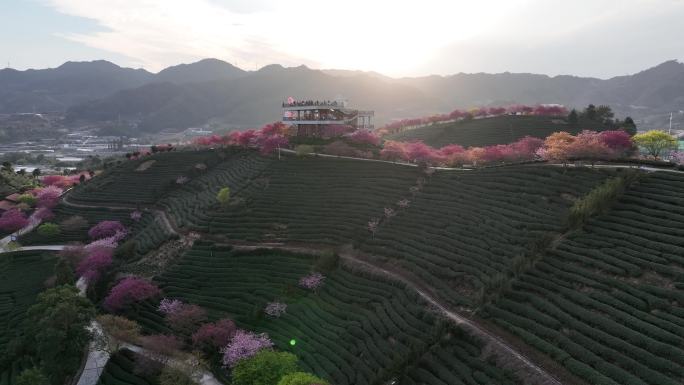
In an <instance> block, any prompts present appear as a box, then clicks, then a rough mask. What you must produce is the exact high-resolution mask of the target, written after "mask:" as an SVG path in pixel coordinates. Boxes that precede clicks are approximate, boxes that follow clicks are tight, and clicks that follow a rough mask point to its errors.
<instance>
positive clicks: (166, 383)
mask: <svg viewBox="0 0 684 385" xmlns="http://www.w3.org/2000/svg"><path fill="white" fill-rule="evenodd" d="M159 385H197V382H196V381H195V380H193V379H192V377H190V376H189V375H188V374H186V373H185V372H184V371H182V370H180V369H178V368H174V367H173V366H170V365H167V366H165V367H164V369H162V372H161V374H160V375H159Z"/></svg>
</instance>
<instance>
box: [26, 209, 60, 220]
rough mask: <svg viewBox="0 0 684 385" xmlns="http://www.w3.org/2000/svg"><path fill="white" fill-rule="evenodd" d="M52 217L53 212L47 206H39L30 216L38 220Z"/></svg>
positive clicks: (53, 215)
mask: <svg viewBox="0 0 684 385" xmlns="http://www.w3.org/2000/svg"><path fill="white" fill-rule="evenodd" d="M54 217H55V214H54V213H53V212H52V210H50V209H49V208H47V207H40V208H38V209H37V210H36V211H34V212H33V214H31V218H32V219H33V220H38V221H44V220H48V219H52V218H54Z"/></svg>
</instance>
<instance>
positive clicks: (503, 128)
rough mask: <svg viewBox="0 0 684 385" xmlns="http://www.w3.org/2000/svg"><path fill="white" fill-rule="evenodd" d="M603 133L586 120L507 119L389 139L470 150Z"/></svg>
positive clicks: (453, 125)
mask: <svg viewBox="0 0 684 385" xmlns="http://www.w3.org/2000/svg"><path fill="white" fill-rule="evenodd" d="M602 129H605V128H604V126H603V125H602V124H600V123H598V122H594V121H590V120H584V119H583V120H580V122H578V123H577V124H573V125H571V124H568V122H567V121H566V119H565V118H563V117H557V116H512V115H507V116H499V117H493V118H484V119H474V120H468V121H460V122H455V123H443V124H435V125H431V126H427V127H421V128H416V129H413V130H407V131H404V132H400V133H397V134H394V135H390V136H389V137H387V139H391V140H400V141H404V142H410V141H413V140H422V141H423V142H425V144H428V145H430V146H433V147H442V146H446V145H448V144H453V143H456V144H460V145H461V146H464V147H469V146H489V145H494V144H502V143H512V142H515V141H516V140H518V139H520V138H523V137H525V136H528V135H529V136H533V137H536V138H542V139H543V138H545V137H547V136H549V135H550V134H552V133H554V132H556V131H568V132H570V133H573V134H575V133H577V132H579V131H582V130H595V131H601V130H602Z"/></svg>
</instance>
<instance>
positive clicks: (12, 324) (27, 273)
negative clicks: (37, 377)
mask: <svg viewBox="0 0 684 385" xmlns="http://www.w3.org/2000/svg"><path fill="white" fill-rule="evenodd" d="M55 261H56V258H55V257H54V255H53V254H51V253H50V252H42V251H22V252H14V253H5V254H1V255H0V357H2V356H3V355H4V353H5V352H7V350H6V349H7V346H8V343H9V342H10V341H11V340H12V339H13V338H14V337H15V336H16V335H17V333H21V330H22V323H23V321H24V319H25V317H26V311H27V310H28V308H29V307H30V306H31V305H33V302H34V301H35V299H36V296H37V295H38V294H39V293H40V292H42V291H43V290H44V289H45V285H44V284H45V280H46V279H47V278H48V277H49V276H51V275H52V273H53V267H54V264H55ZM0 364H2V362H0ZM31 366H33V365H32V363H31V362H30V360H29V359H26V358H18V359H17V357H13V358H12V359H11V362H9V363H7V364H6V365H5V366H0V384H2V385H11V384H14V380H15V378H16V376H17V375H18V374H19V373H21V371H22V370H24V369H26V368H30V367H31Z"/></svg>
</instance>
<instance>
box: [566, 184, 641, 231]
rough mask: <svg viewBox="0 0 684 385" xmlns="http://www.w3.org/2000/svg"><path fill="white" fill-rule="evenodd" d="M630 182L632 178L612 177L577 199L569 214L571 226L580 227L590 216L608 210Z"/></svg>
mask: <svg viewBox="0 0 684 385" xmlns="http://www.w3.org/2000/svg"><path fill="white" fill-rule="evenodd" d="M629 183H631V180H629V181H628V180H627V179H625V178H624V177H615V178H610V179H607V180H606V181H605V182H603V183H602V184H601V185H599V186H598V187H596V188H594V189H593V190H591V191H590V192H589V193H588V194H587V195H585V196H584V197H582V198H581V199H578V200H577V201H575V203H574V204H573V205H572V207H570V213H569V215H568V224H569V225H570V227H579V226H581V225H582V224H584V222H586V221H587V219H589V217H591V216H594V215H596V214H599V213H602V212H604V211H606V210H607V209H608V208H609V207H610V205H611V203H612V202H614V201H615V200H617V198H618V197H620V195H622V193H623V192H624V191H625V188H626V187H627V186H628V184H629Z"/></svg>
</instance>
